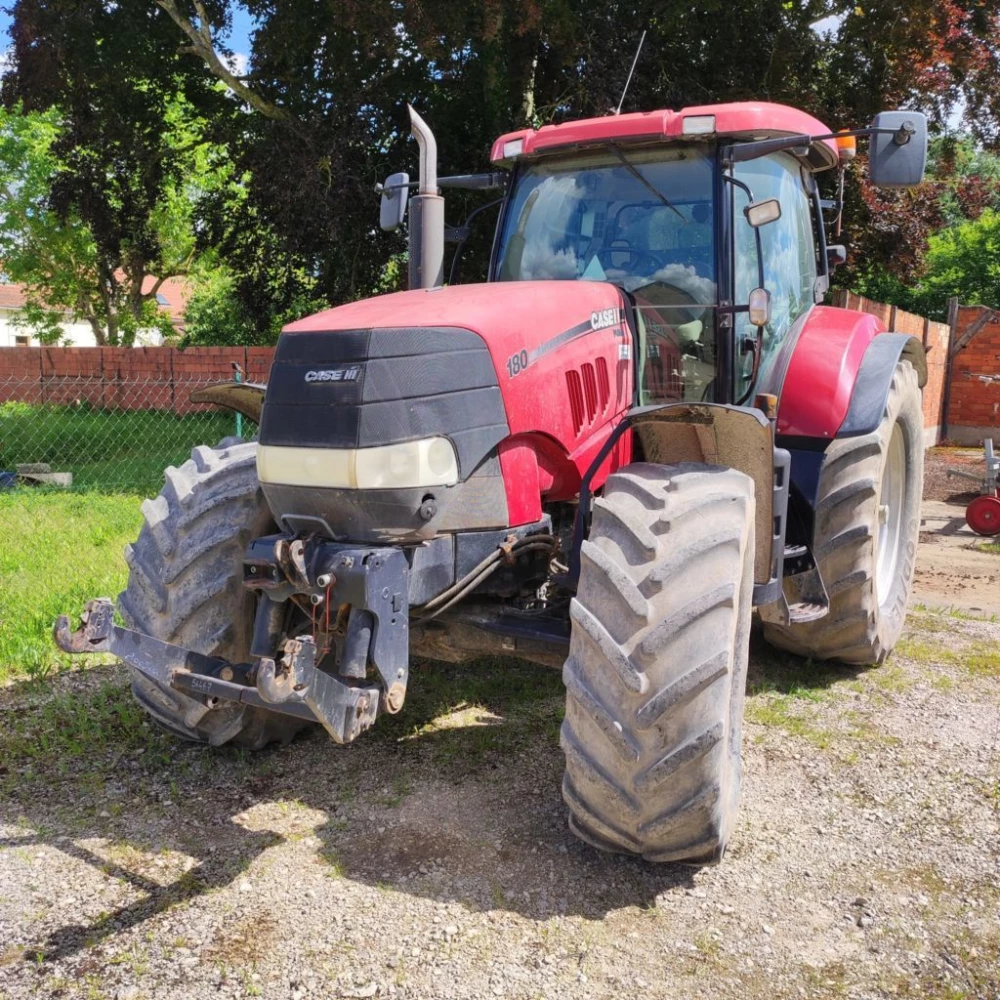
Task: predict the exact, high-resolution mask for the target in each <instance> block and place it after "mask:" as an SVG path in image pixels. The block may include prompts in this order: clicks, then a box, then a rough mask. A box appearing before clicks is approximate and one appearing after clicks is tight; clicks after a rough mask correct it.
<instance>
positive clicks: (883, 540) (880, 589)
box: [875, 423, 906, 605]
mask: <svg viewBox="0 0 1000 1000" xmlns="http://www.w3.org/2000/svg"><path fill="white" fill-rule="evenodd" d="M905 497H906V442H905V440H904V438H903V428H902V427H901V426H900V424H899V423H896V424H894V425H893V428H892V436H891V437H890V438H889V449H888V453H887V454H886V459H885V470H884V471H883V473H882V491H881V494H880V495H879V507H878V550H877V551H878V562H877V569H876V573H875V589H876V596H877V597H878V600H879V604H880V605H882V604H885V603H886V601H887V600H888V598H889V594H890V593H891V591H892V584H893V581H894V580H895V578H896V567H897V566H898V565H899V555H900V553H899V550H900V546H901V545H902V542H903V503H904V500H905Z"/></svg>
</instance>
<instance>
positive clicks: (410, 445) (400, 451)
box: [257, 437, 458, 490]
mask: <svg viewBox="0 0 1000 1000" xmlns="http://www.w3.org/2000/svg"><path fill="white" fill-rule="evenodd" d="M257 476H258V478H259V479H260V481H261V482H262V483H275V484H280V485H284V486H325V487H329V488H333V489H351V490H377V489H407V488H411V487H422V486H452V485H454V484H455V483H457V482H458V458H457V456H456V455H455V448H454V446H453V445H452V443H451V442H450V441H449V440H448V439H447V438H443V437H431V438H421V439H420V440H419V441H404V442H401V443H400V444H386V445H379V446H378V447H376V448H286V447H282V446H280V445H259V446H258V448H257Z"/></svg>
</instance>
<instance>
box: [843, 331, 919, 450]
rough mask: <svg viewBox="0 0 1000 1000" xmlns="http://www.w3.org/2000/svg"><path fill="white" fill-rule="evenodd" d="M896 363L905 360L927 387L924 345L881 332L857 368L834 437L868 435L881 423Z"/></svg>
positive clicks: (894, 334)
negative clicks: (842, 418)
mask: <svg viewBox="0 0 1000 1000" xmlns="http://www.w3.org/2000/svg"><path fill="white" fill-rule="evenodd" d="M900 361H909V362H910V364H911V365H913V368H914V370H915V371H916V373H917V380H918V382H919V383H920V388H921V389H922V388H923V387H924V386H925V385H926V384H927V355H926V354H925V353H924V345H923V344H922V343H920V341H919V340H917V338H916V337H911V336H909V335H908V334H905V333H883V334H881V335H879V336H878V337H876V338H875V339H874V340H873V341H872V342H871V343H870V344H869V345H868V349H867V350H866V351H865V356H864V357H863V358H862V359H861V367H860V368H859V369H858V375H857V378H856V379H855V382H854V392H853V393H851V405H850V406H849V407H848V408H847V415H846V416H845V417H844V422H843V423H842V424H841V425H840V430H839V431H838V432H837V437H858V436H860V435H861V434H870V433H871V432H872V431H873V430H875V429H876V428H877V427H878V425H879V424H880V423H881V422H882V414H883V413H885V404H886V402H887V400H888V399H889V391H890V390H891V388H892V375H893V372H895V370H896V365H897V364H898V363H899V362H900Z"/></svg>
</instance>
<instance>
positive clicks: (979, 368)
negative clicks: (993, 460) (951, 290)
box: [948, 306, 1000, 445]
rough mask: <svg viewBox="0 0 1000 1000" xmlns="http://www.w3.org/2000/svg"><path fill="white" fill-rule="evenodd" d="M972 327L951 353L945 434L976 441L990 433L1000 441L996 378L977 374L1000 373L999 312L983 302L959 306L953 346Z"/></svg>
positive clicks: (999, 384) (965, 441)
mask: <svg viewBox="0 0 1000 1000" xmlns="http://www.w3.org/2000/svg"><path fill="white" fill-rule="evenodd" d="M973 327H978V329H977V330H976V332H975V333H973V335H972V337H971V339H970V340H969V342H968V344H966V345H965V346H964V347H962V348H961V349H960V350H958V351H957V352H956V353H955V354H954V356H953V357H952V373H951V390H950V393H949V398H948V438H949V439H950V440H952V441H955V442H956V443H958V444H973V445H978V444H980V443H982V440H983V438H984V437H992V438H994V439H995V440H997V441H998V443H1000V381H995V382H984V381H983V380H982V379H980V378H978V377H977V376H979V375H986V376H989V375H997V376H1000V316H998V315H997V313H995V312H994V311H993V310H991V309H987V308H986V307H985V306H960V307H959V308H958V311H957V315H956V318H955V334H954V339H953V341H952V344H953V346H956V347H957V346H958V344H960V343H961V341H962V338H963V336H964V335H965V334H966V333H968V332H969V331H970V329H972V328H973Z"/></svg>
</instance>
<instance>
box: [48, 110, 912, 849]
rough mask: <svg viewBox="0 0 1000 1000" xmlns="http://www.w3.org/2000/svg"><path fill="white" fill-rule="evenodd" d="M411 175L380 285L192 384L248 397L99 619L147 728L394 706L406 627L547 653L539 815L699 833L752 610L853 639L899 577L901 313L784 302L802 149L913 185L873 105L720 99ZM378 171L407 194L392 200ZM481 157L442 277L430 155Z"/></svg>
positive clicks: (218, 398)
mask: <svg viewBox="0 0 1000 1000" xmlns="http://www.w3.org/2000/svg"><path fill="white" fill-rule="evenodd" d="M412 121H413V129H414V133H415V135H416V137H417V139H418V142H419V144H420V149H421V171H420V180H419V183H418V184H416V185H410V183H409V178H408V177H407V176H406V175H395V177H394V178H390V181H389V182H387V184H386V185H385V187H384V188H383V201H382V222H383V225H384V226H385V227H387V228H392V227H394V226H396V225H398V224H399V223H400V222H401V221H402V220H403V217H404V213H405V211H406V208H407V202H409V207H410V221H409V234H410V237H409V238H410V278H411V285H412V286H413V287H412V288H411V290H410V291H406V292H400V293H398V294H393V295H385V296H381V297H378V298H373V299H368V300H365V301H361V302H354V303H351V304H349V305H345V306H340V307H338V308H335V309H330V310H327V311H326V312H322V313H318V314H317V315H315V316H310V317H308V318H306V319H303V320H300V321H299V322H296V323H292V324H291V325H289V326H288V327H286V328H285V330H284V332H283V333H282V335H281V338H280V340H279V342H278V346H277V351H276V354H275V358H274V364H273V367H272V370H271V374H270V379H269V382H268V384H267V386H266V387H265V386H262V385H252V384H250V385H248V384H245V383H233V384H223V385H216V386H213V387H210V388H207V389H203V390H201V391H200V392H199V393H197V394H195V396H194V397H193V398H195V399H197V400H200V401H211V402H217V403H222V404H226V405H228V406H230V407H232V408H233V409H235V410H237V411H239V412H242V413H243V414H245V415H247V416H248V417H250V418H252V419H253V420H255V421H258V422H259V435H258V440H257V441H255V442H252V443H244V442H242V441H236V442H223V444H222V445H221V446H220V447H218V448H208V447H202V448H196V449H195V451H194V453H193V455H192V458H191V461H189V462H187V463H185V464H184V465H183V466H181V467H180V468H170V469H168V470H167V472H166V483H165V486H164V489H163V492H162V493H161V494H160V496H159V497H157V499H155V500H151V501H147V502H146V503H145V504H144V505H143V511H144V514H145V519H146V523H145V526H144V527H143V529H142V531H141V533H140V535H139V538H138V540H137V541H136V543H135V544H134V545H133V546H131V547H129V548H128V550H127V553H126V556H127V561H128V565H129V568H130V576H129V582H128V587H127V589H126V590H125V592H124V593H123V594H122V595H121V597H120V599H119V602H118V608H119V609H120V612H121V614H122V616H123V618H124V620H125V623H126V626H127V627H119V626H116V625H115V624H114V620H113V608H112V605H111V602H110V601H107V600H98V601H92V602H91V603H90V604H89V605H88V607H87V610H86V612H85V613H84V618H83V623H82V625H81V627H80V628H79V629H78V630H77V631H76V632H71V631H70V626H69V622H68V621H67V619H66V618H61V619H60V621H59V622H58V623H57V626H56V638H57V641H58V642H59V645H60V646H61V647H62V648H63V649H65V650H68V651H71V652H85V651H102V650H110V651H112V652H113V653H115V654H117V655H118V656H119V657H121V659H122V660H124V661H125V662H126V663H127V664H128V665H129V666H130V667H131V669H132V676H133V682H132V684H133V690H134V692H135V695H136V697H137V698H138V699H139V701H140V702H141V704H142V705H143V707H144V708H145V709H146V710H147V711H148V712H149V714H150V715H151V716H152V717H153V718H154V719H155V720H156V721H157V722H159V723H160V724H161V725H163V726H164V727H166V728H167V729H169V730H170V731H171V732H173V733H176V734H177V735H178V736H181V737H184V738H187V739H190V740H197V741H201V742H204V743H209V744H212V745H219V744H221V743H225V742H227V741H233V742H237V743H240V744H242V745H245V746H250V747H261V746H263V745H264V744H266V743H268V742H270V741H273V740H280V741H286V740H288V739H290V738H291V737H292V736H293V735H294V734H295V733H296V732H297V731H298V730H299V729H300V728H301V727H302V726H304V725H308V724H309V723H312V722H319V723H321V724H322V725H323V726H324V727H325V728H326V730H327V731H328V732H329V733H330V735H331V736H332V737H333V739H334V740H336V741H337V742H338V743H347V742H349V741H351V740H353V739H354V738H355V737H356V736H357V735H358V734H359V733H361V732H362V731H363V730H365V729H367V728H368V727H369V726H371V725H372V724H373V723H374V722H375V719H376V716H377V715H378V713H379V712H390V713H395V712H399V711H400V710H401V709H402V707H403V703H404V699H405V697H406V689H407V680H408V671H409V663H410V657H411V656H413V655H417V656H422V657H430V658H435V659H443V660H459V659H472V658H475V657H477V656H481V655H485V654H501V655H509V656H516V657H521V658H524V659H527V660H531V661H535V662H538V663H541V664H544V665H547V666H555V667H558V668H561V669H562V672H563V678H564V680H565V684H566V717H565V721H564V722H563V725H562V740H561V742H562V746H563V749H564V750H565V754H566V773H565V778H564V781H563V795H564V797H565V800H566V803H567V805H568V807H569V821H570V825H571V826H572V828H573V830H574V831H575V832H576V833H577V834H578V835H579V836H580V837H582V838H583V839H584V840H586V841H588V842H589V843H591V844H593V845H595V846H596V847H599V848H602V849H605V850H611V851H618V852H625V853H630V854H636V855H641V856H642V857H644V858H647V859H649V860H650V861H677V860H684V861H691V862H696V863H700V862H706V861H711V860H717V859H718V858H719V857H721V855H722V853H723V851H724V850H725V847H726V842H727V838H728V837H729V834H730V831H731V829H732V826H733V821H734V817H735V814H736V809H737V803H738V800H739V792H740V744H741V719H742V714H743V699H744V689H745V683H746V670H747V647H748V638H749V634H750V627H751V613H752V610H753V609H754V608H756V610H757V614H758V615H759V617H760V619H761V620H762V621H763V628H764V633H765V635H766V636H767V638H768V639H769V640H770V641H771V642H772V643H774V644H775V645H777V646H779V647H781V648H783V649H786V650H791V651H793V652H795V653H799V654H801V655H803V656H808V657H812V658H814V659H834V660H841V661H843V662H847V663H855V664H872V663H879V662H881V661H882V660H883V659H884V658H885V657H886V656H887V655H888V653H889V652H890V650H891V649H892V648H893V646H894V645H895V643H896V641H897V640H898V639H899V636H900V632H901V629H902V627H903V616H904V612H905V609H906V603H907V597H908V595H909V591H910V585H911V580H912V577H913V565H914V552H915V548H916V544H917V532H918V523H919V518H918V512H919V504H920V496H921V479H922V469H923V435H922V420H921V399H920V388H921V385H922V384H923V381H924V379H925V372H926V368H925V361H924V352H923V348H922V346H921V343H920V341H918V340H915V339H914V338H912V337H908V336H905V335H902V334H897V333H891V332H885V331H884V329H883V327H882V326H881V325H880V323H879V321H878V320H877V319H875V318H874V317H872V316H869V315H866V314H863V313H859V312H852V311H849V310H842V309H833V308H830V307H829V306H825V305H822V302H823V299H824V296H825V294H826V292H827V289H828V286H829V281H830V273H831V271H832V269H833V268H834V267H835V266H836V265H837V264H838V263H840V262H841V261H842V260H843V259H844V251H843V248H842V247H839V246H830V245H828V244H827V239H826V226H825V224H824V211H833V212H837V211H838V210H839V205H838V203H837V202H827V201H824V200H823V199H822V198H821V196H820V192H819V189H818V186H817V175H818V174H821V173H822V172H824V171H841V170H843V169H844V167H845V163H846V160H847V159H848V158H849V152H850V151H852V143H853V137H854V136H858V135H864V136H868V137H870V140H871V145H870V161H869V162H870V176H871V179H872V181H873V182H874V183H876V184H883V185H890V186H904V185H911V184H916V183H918V182H919V180H920V178H921V176H922V174H923V169H924V162H925V158H926V126H925V122H924V120H923V117H922V116H921V115H919V114H916V113H911V112H890V113H885V114H882V115H879V116H878V117H877V118H876V120H875V122H874V123H873V125H872V126H871V127H870V128H867V129H859V130H856V131H855V132H853V133H841V134H839V135H837V134H831V133H830V132H829V130H828V129H827V128H826V127H824V126H823V125H822V124H821V123H820V122H818V121H816V120H815V119H814V118H812V117H810V116H809V115H807V114H804V113H803V112H801V111H796V110H794V109H792V108H788V107H783V106H780V105H774V104H761V103H741V104H720V105H710V106H705V107H694V108H688V109H685V110H683V111H656V112H651V113H648V114H625V115H615V116H610V117H605V118H595V119H589V120H585V121H576V122H570V123H567V124H560V125H551V126H546V127H544V128H540V129H537V130H531V129H528V130H522V131H519V132H513V133H511V134H509V135H505V136H502V137H501V138H500V139H498V140H497V142H496V143H495V145H494V147H493V153H492V160H493V163H494V165H495V167H496V168H497V170H496V172H494V173H490V174H483V175H466V176H462V177H451V178H440V180H439V179H438V177H437V165H436V153H435V144H434V138H433V135H432V134H431V132H430V130H429V129H428V128H427V126H426V125H425V124H424V123H423V121H422V120H421V119H420V118H419V116H417V115H416V114H413V116H412ZM411 186H416V187H418V191H417V193H416V195H415V196H414V197H413V198H412V199H410V198H408V194H409V189H410V187H411ZM447 187H464V188H488V187H500V188H502V191H503V197H502V207H501V209H500V220H499V225H498V227H497V232H496V238H495V241H494V245H493V253H492V260H491V263H490V277H489V281H488V282H487V283H485V284H474V285H465V286H453V287H442V262H443V252H444V236H445V227H444V202H443V199H442V197H441V194H440V189H441V188H447Z"/></svg>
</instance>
